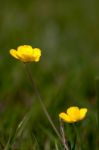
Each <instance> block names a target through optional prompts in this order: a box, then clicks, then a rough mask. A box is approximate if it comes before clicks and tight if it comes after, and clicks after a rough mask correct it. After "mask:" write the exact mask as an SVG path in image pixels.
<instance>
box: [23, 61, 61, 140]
mask: <svg viewBox="0 0 99 150" xmlns="http://www.w3.org/2000/svg"><path fill="white" fill-rule="evenodd" d="M24 65H25V69H26V72H27V75H28V77H29V79H30V82H31V85H32V88H33V90H34V92H35V95H36V97H37V98H38V100H39V102H40V104H41V106H42V109H43V111H44V113H45V115H46V117H47V118H48V120H49V122H50V124H51V126H52V128H53V129H54V131H55V133H56V134H57V136H58V138H59V139H60V141H61V142H62V139H61V136H60V133H59V132H58V130H57V129H56V127H55V125H54V123H53V121H52V119H51V117H50V115H49V113H48V111H47V109H46V107H45V104H44V103H43V100H42V98H41V96H40V93H39V91H38V89H37V87H36V84H35V82H34V80H33V76H32V74H31V71H30V70H29V68H28V66H27V65H26V64H25V63H24Z"/></svg>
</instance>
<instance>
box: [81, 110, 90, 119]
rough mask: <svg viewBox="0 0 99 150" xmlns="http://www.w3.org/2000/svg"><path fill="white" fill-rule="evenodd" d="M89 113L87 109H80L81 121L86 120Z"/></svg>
mask: <svg viewBox="0 0 99 150" xmlns="http://www.w3.org/2000/svg"><path fill="white" fill-rule="evenodd" d="M87 111H88V110H87V108H81V109H80V120H82V119H84V118H85V116H86V113H87Z"/></svg>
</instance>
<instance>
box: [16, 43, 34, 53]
mask: <svg viewBox="0 0 99 150" xmlns="http://www.w3.org/2000/svg"><path fill="white" fill-rule="evenodd" d="M17 51H18V52H19V53H20V54H29V55H32V54H33V49H32V46H30V45H23V46H19V47H18V48H17Z"/></svg>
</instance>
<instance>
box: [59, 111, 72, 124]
mask: <svg viewBox="0 0 99 150" xmlns="http://www.w3.org/2000/svg"><path fill="white" fill-rule="evenodd" d="M59 117H60V118H61V119H62V120H63V121H65V122H68V123H72V122H73V121H72V120H71V119H70V117H69V116H68V115H67V114H66V113H64V112H62V113H60V114H59Z"/></svg>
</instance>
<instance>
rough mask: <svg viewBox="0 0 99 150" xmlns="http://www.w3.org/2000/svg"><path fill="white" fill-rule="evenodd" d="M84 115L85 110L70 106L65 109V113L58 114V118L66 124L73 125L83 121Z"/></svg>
mask: <svg viewBox="0 0 99 150" xmlns="http://www.w3.org/2000/svg"><path fill="white" fill-rule="evenodd" d="M86 113H87V108H80V109H79V108H78V107H76V106H72V107H69V108H68V109H67V111H66V113H65V112H62V113H60V114H59V117H60V118H61V119H62V120H63V121H65V122H67V123H74V122H78V121H80V120H82V119H84V118H85V116H86Z"/></svg>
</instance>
